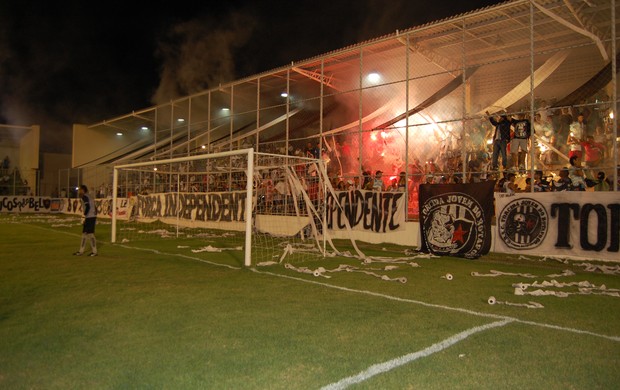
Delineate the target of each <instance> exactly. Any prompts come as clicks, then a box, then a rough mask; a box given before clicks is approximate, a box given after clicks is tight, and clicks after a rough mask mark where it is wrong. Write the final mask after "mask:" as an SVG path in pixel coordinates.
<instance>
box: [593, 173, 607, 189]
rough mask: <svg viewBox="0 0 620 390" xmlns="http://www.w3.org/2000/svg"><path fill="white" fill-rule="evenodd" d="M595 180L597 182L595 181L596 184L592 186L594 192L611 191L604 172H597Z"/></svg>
mask: <svg viewBox="0 0 620 390" xmlns="http://www.w3.org/2000/svg"><path fill="white" fill-rule="evenodd" d="M596 178H597V179H598V180H597V181H596V184H595V185H594V191H610V190H611V188H610V185H609V182H608V181H607V179H606V178H605V172H599V173H598V175H596Z"/></svg>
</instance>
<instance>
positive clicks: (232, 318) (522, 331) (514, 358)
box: [0, 214, 620, 389]
mask: <svg viewBox="0 0 620 390" xmlns="http://www.w3.org/2000/svg"><path fill="white" fill-rule="evenodd" d="M100 222H101V223H100V224H99V225H98V226H97V237H98V239H99V252H100V255H99V256H98V257H95V258H88V257H75V256H72V255H71V254H72V253H73V252H75V250H76V249H77V245H78V243H79V234H80V227H79V220H77V219H76V218H74V217H73V218H72V217H65V216H27V215H23V216H13V215H7V214H0V251H1V254H0V388H6V389H14V388H34V389H71V388H88V389H99V388H106V389H108V388H180V389H205V388H209V389H313V388H322V387H326V386H327V387H328V388H344V387H347V386H348V385H351V384H353V388H358V389H359V388H362V389H379V388H380V389H408V388H413V389H447V388H450V389H458V388H463V389H471V388H475V389H486V388H488V389H499V388H519V389H524V388H525V389H529V388H545V389H567V388H576V389H577V388H617V386H618V383H620V371H619V370H618V367H619V366H620V298H619V297H614V296H605V295H570V296H568V297H566V298H559V297H556V296H541V297H538V296H536V297H534V296H516V295H514V288H513V287H512V284H513V283H519V282H524V283H531V282H533V281H534V280H538V281H543V280H550V279H551V278H549V277H547V276H546V275H549V274H557V273H561V272H562V271H564V270H571V271H573V272H574V273H575V275H573V276H566V277H558V278H554V279H556V280H558V281H561V282H574V281H585V280H587V281H589V282H591V283H593V284H595V285H597V286H600V285H602V284H604V285H605V286H606V287H607V289H608V290H609V289H620V275H606V274H602V273H593V272H586V271H585V270H584V269H583V267H580V266H578V265H577V264H576V263H568V264H565V263H561V262H558V261H555V260H546V261H541V259H536V258H530V259H518V257H517V256H509V255H501V254H491V255H489V256H485V257H483V258H480V259H478V260H463V259H456V258H432V259H424V258H420V259H416V260H415V262H417V263H418V265H419V267H412V266H410V265H403V264H398V268H397V269H394V270H390V271H381V270H374V271H372V272H375V273H378V274H388V275H389V276H390V277H406V278H407V283H399V282H391V281H386V280H382V279H380V278H377V277H373V276H372V275H368V274H365V273H361V272H337V273H330V274H328V275H329V276H331V278H329V279H328V278H323V277H314V276H313V275H311V274H303V273H298V272H295V271H294V270H292V269H287V268H285V267H284V266H283V265H281V264H278V265H273V266H266V267H255V268H250V269H248V268H244V267H242V266H241V264H242V262H241V260H240V258H241V257H240V256H239V255H238V254H232V253H226V252H222V253H210V252H202V253H192V252H191V251H190V250H189V249H188V248H179V246H183V247H186V246H189V247H190V248H198V247H200V246H202V245H204V242H201V241H200V240H199V239H184V240H183V243H182V245H180V242H179V241H177V240H175V239H172V238H170V239H161V238H159V237H157V238H155V237H154V238H152V239H150V240H143V241H135V242H133V241H130V242H127V243H125V244H110V243H109V237H110V225H109V222H108V223H106V221H105V220H101V221H100ZM360 245H361V246H362V247H363V250H364V251H366V252H367V253H369V254H370V252H372V251H373V250H374V251H375V254H381V255H382V256H385V255H386V253H388V254H391V255H394V256H396V255H399V256H403V254H402V253H400V254H398V251H401V249H403V248H388V249H389V250H388V251H384V250H382V249H383V248H381V247H377V246H372V245H363V244H360ZM340 264H348V265H352V266H356V267H359V268H360V269H362V270H371V268H378V267H383V266H385V264H383V263H371V264H362V262H361V261H359V260H357V259H354V258H338V257H335V258H325V259H319V260H316V261H312V262H308V261H306V262H303V263H296V264H294V265H295V266H296V267H299V266H305V267H309V268H312V269H315V268H317V267H319V266H320V267H324V268H326V269H333V268H336V267H338V266H339V265H340ZM490 270H498V271H502V272H510V273H530V274H533V275H536V276H537V277H536V278H535V279H528V278H524V277H521V276H498V277H474V276H472V275H471V273H472V272H474V271H476V272H480V273H489V271H490ZM447 273H450V274H452V275H453V276H454V279H453V280H451V281H449V280H447V279H445V278H442V277H441V276H442V275H445V274H447ZM562 290H563V291H572V292H576V291H578V290H577V288H572V289H568V288H567V289H562ZM490 296H494V297H496V298H497V300H498V301H502V302H511V303H527V302H529V301H535V302H537V303H540V304H542V305H543V306H544V308H540V309H530V308H526V307H522V306H509V305H505V304H504V305H501V304H500V305H497V304H496V305H489V304H488V303H487V299H488V298H489V297H490ZM330 386H331V387H330Z"/></svg>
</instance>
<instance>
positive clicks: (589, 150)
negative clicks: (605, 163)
mask: <svg viewBox="0 0 620 390" xmlns="http://www.w3.org/2000/svg"><path fill="white" fill-rule="evenodd" d="M581 146H582V147H583V151H584V153H585V164H586V167H588V168H594V167H598V166H599V165H600V163H601V161H602V160H603V157H604V156H605V145H603V144H601V143H598V142H596V141H594V136H592V135H588V136H586V140H585V141H584V142H582V143H581Z"/></svg>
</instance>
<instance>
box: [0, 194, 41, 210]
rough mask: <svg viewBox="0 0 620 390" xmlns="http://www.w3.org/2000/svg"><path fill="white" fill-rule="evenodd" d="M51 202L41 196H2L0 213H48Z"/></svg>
mask: <svg viewBox="0 0 620 390" xmlns="http://www.w3.org/2000/svg"><path fill="white" fill-rule="evenodd" d="M51 205H52V200H51V199H50V198H47V197H42V196H2V197H0V212H2V213H49V212H50V211H51Z"/></svg>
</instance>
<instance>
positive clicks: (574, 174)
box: [568, 156, 586, 191]
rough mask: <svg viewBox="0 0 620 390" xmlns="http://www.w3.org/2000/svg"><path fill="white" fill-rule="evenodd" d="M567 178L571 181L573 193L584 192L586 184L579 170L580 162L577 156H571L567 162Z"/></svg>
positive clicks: (581, 171)
mask: <svg viewBox="0 0 620 390" xmlns="http://www.w3.org/2000/svg"><path fill="white" fill-rule="evenodd" d="M569 162H570V166H569V167H568V178H569V179H570V181H571V185H572V186H573V190H574V191H585V190H586V182H585V178H584V175H583V170H582V169H581V160H580V158H579V157H578V156H572V157H571V158H570V160H569Z"/></svg>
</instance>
